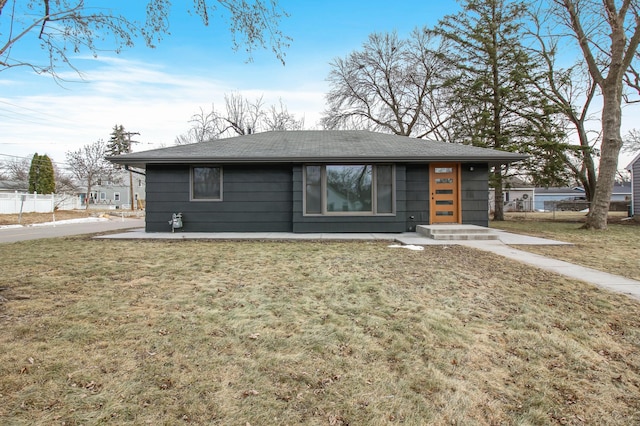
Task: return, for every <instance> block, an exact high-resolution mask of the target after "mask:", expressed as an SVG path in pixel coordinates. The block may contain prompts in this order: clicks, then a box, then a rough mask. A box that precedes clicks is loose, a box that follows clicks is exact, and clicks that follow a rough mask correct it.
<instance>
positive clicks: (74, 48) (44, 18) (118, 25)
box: [0, 0, 290, 79]
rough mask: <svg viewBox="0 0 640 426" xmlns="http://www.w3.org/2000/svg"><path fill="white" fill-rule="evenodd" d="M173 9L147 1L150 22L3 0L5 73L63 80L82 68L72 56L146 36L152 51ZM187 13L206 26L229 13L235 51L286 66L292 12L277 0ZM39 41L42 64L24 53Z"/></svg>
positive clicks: (230, 2) (64, 2)
mask: <svg viewBox="0 0 640 426" xmlns="http://www.w3.org/2000/svg"><path fill="white" fill-rule="evenodd" d="M134 3H135V4H138V2H134ZM114 4H115V3H114ZM140 4H141V5H142V4H144V3H143V2H140ZM171 7H172V2H171V0H147V2H146V8H145V10H146V19H145V21H144V22H139V21H137V20H134V19H131V18H128V17H127V16H125V15H122V14H119V13H117V9H118V6H117V5H116V6H114V5H110V6H109V7H108V8H107V7H102V8H101V7H96V6H95V5H91V4H86V2H85V1H84V0H56V1H51V0H25V1H14V2H10V3H9V2H7V0H0V25H1V27H2V28H3V31H2V34H1V35H0V71H2V70H5V69H8V68H14V67H28V68H31V69H33V70H34V71H36V72H37V73H46V74H50V75H52V76H53V77H54V78H56V79H57V78H59V74H58V71H57V70H58V68H59V67H60V66H63V67H70V68H72V69H74V70H76V68H75V67H74V65H73V64H72V62H71V59H72V58H71V57H70V55H69V53H70V52H73V53H76V52H79V51H81V50H84V49H87V50H89V51H90V52H92V53H93V54H94V55H97V54H98V53H99V52H102V51H104V50H113V51H115V52H120V51H121V50H122V49H123V48H127V47H131V46H133V45H134V43H135V41H136V39H140V38H141V39H143V40H144V43H145V44H146V45H147V46H148V47H155V45H156V44H157V43H158V42H160V41H161V40H162V38H163V37H164V36H165V35H166V34H168V33H169V23H170V10H171ZM187 12H189V13H190V14H193V15H196V16H198V17H199V18H200V20H201V22H202V24H204V25H205V26H208V25H209V24H210V23H211V20H212V17H213V16H215V15H223V16H224V17H225V18H226V19H227V22H229V31H230V32H231V35H232V47H233V49H234V50H236V51H237V50H238V49H239V48H240V47H243V48H244V49H245V50H246V51H247V53H248V54H249V58H250V59H251V54H252V52H253V51H254V50H255V49H265V48H270V49H271V50H272V51H273V53H274V54H275V55H276V57H277V58H278V59H279V60H280V61H282V63H283V64H284V49H286V48H287V47H288V45H289V42H290V39H289V38H288V37H286V36H284V35H283V34H282V33H281V31H280V30H279V25H280V21H281V20H282V18H283V17H286V16H287V14H286V12H284V11H282V10H281V9H280V8H279V6H278V2H277V1H276V0H253V1H250V2H247V1H245V0H193V1H192V5H191V7H189V6H187ZM34 42H37V43H39V44H40V46H41V48H42V50H44V51H45V52H46V59H44V60H42V61H41V62H36V60H35V59H34V58H32V57H31V56H28V55H27V54H25V53H23V52H26V49H23V48H22V45H26V44H30V43H34ZM76 71H77V70H76Z"/></svg>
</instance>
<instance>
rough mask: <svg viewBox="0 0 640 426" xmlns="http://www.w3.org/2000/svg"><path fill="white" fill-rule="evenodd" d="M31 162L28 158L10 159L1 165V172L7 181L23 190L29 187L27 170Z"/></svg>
mask: <svg viewBox="0 0 640 426" xmlns="http://www.w3.org/2000/svg"><path fill="white" fill-rule="evenodd" d="M30 167H31V162H30V160H29V159H28V158H18V157H11V158H10V159H8V160H5V161H4V162H3V163H2V167H1V168H2V172H3V175H4V176H5V178H6V179H7V180H10V181H12V182H14V183H16V184H19V185H20V186H22V187H23V188H25V189H27V188H28V187H29V168H30Z"/></svg>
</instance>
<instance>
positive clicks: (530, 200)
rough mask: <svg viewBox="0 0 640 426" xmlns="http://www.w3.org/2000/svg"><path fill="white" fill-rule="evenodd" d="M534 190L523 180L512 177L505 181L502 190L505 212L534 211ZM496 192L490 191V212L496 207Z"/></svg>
mask: <svg viewBox="0 0 640 426" xmlns="http://www.w3.org/2000/svg"><path fill="white" fill-rule="evenodd" d="M534 192H535V191H534V188H533V186H531V185H529V184H527V183H526V182H524V181H523V180H522V179H519V178H517V177H515V176H514V177H510V178H508V179H505V187H504V188H503V189H502V196H503V198H504V199H503V201H504V211H505V212H525V211H529V212H530V211H533V210H534ZM494 200H495V190H494V189H493V188H491V189H489V211H490V212H491V213H493V209H494V207H495V201H494Z"/></svg>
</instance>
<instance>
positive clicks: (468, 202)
mask: <svg viewBox="0 0 640 426" xmlns="http://www.w3.org/2000/svg"><path fill="white" fill-rule="evenodd" d="M472 167H473V171H471V170H470V169H471V168H472ZM461 180H462V183H461V186H460V189H461V191H462V194H460V195H461V199H462V223H463V224H465V225H478V226H489V166H488V165H487V164H463V165H462V173H461Z"/></svg>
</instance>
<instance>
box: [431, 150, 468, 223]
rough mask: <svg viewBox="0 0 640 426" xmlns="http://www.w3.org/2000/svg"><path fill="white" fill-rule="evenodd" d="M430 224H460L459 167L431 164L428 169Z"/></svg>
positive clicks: (451, 164)
mask: <svg viewBox="0 0 640 426" xmlns="http://www.w3.org/2000/svg"><path fill="white" fill-rule="evenodd" d="M429 190H430V191H431V203H430V206H429V207H430V212H431V214H430V219H431V223H432V224H435V223H460V221H461V219H462V214H461V213H460V165H459V164H458V163H442V164H432V165H431V167H430V169H429Z"/></svg>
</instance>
